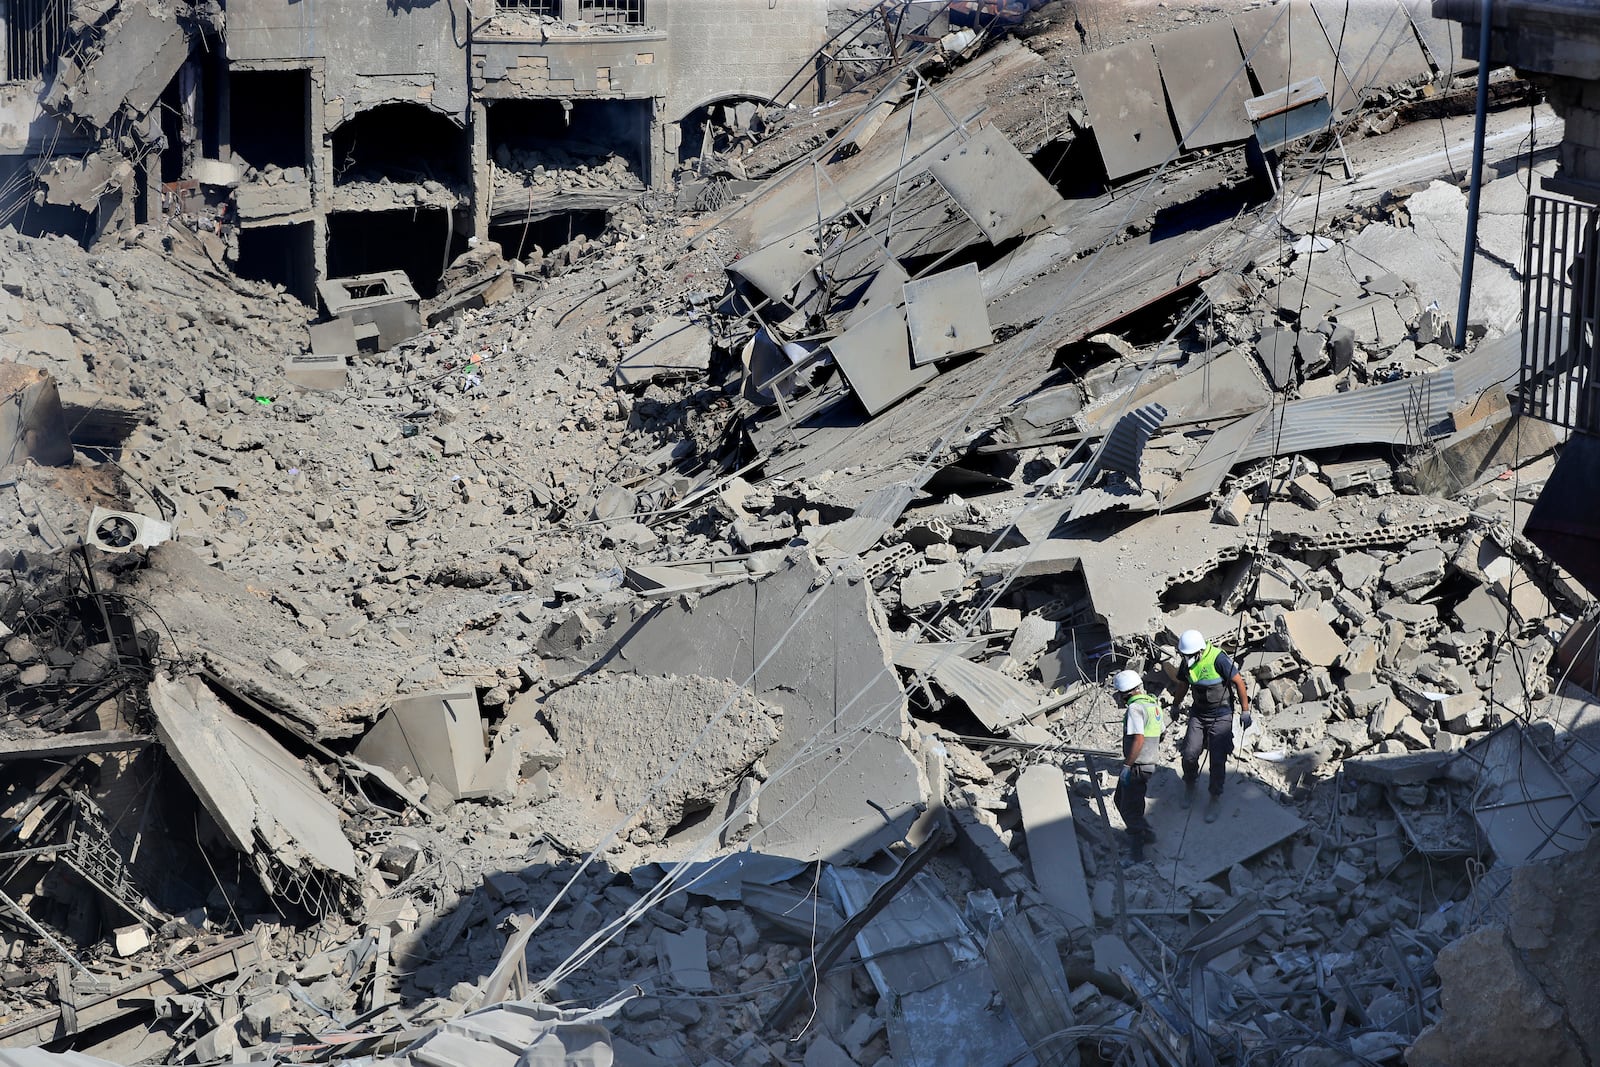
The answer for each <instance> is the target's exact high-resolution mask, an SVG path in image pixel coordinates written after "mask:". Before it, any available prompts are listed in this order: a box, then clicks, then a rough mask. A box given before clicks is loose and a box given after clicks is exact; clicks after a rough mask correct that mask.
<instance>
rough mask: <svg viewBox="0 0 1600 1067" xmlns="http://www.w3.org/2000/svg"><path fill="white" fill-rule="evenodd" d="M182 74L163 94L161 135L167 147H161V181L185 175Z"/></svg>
mask: <svg viewBox="0 0 1600 1067" xmlns="http://www.w3.org/2000/svg"><path fill="white" fill-rule="evenodd" d="M182 81H183V77H182V75H180V76H178V77H176V78H173V79H172V81H171V83H170V84H168V86H167V88H166V91H165V92H163V93H162V94H161V107H160V112H161V136H162V139H163V140H165V141H166V147H164V148H162V149H161V182H162V184H163V185H164V184H166V183H167V182H175V181H178V180H180V179H182V177H183V93H182V92H181V91H180V90H181V83H182Z"/></svg>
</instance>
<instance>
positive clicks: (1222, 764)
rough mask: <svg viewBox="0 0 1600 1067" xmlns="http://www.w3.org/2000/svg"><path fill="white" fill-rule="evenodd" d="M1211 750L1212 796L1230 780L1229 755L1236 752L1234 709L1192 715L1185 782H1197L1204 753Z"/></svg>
mask: <svg viewBox="0 0 1600 1067" xmlns="http://www.w3.org/2000/svg"><path fill="white" fill-rule="evenodd" d="M1202 752H1209V753H1211V787H1210V788H1211V795H1212V796H1214V797H1220V796H1221V795H1222V785H1223V782H1224V781H1226V779H1227V774H1228V756H1229V755H1230V754H1231V753H1232V752H1233V709H1232V708H1226V709H1223V711H1222V712H1221V713H1220V714H1217V715H1199V714H1190V716H1189V729H1188V732H1187V733H1185V734H1184V735H1183V752H1182V756H1183V782H1184V784H1185V785H1193V784H1194V783H1195V781H1196V780H1197V779H1198V778H1199V777H1200V753H1202Z"/></svg>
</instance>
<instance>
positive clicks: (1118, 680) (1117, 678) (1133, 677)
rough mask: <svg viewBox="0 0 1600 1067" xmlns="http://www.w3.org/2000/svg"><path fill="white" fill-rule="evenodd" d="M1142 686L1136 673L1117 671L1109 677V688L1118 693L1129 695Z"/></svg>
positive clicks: (1142, 681)
mask: <svg viewBox="0 0 1600 1067" xmlns="http://www.w3.org/2000/svg"><path fill="white" fill-rule="evenodd" d="M1142 685H1144V679H1143V678H1140V677H1139V672H1138V671H1118V672H1117V673H1116V674H1114V675H1112V676H1111V687H1112V688H1113V689H1115V690H1116V691H1117V692H1119V693H1131V692H1133V691H1134V690H1135V689H1138V688H1139V687H1140V686H1142Z"/></svg>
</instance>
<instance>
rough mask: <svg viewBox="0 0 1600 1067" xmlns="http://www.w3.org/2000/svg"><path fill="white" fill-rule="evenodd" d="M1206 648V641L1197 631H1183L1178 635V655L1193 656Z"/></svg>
mask: <svg viewBox="0 0 1600 1067" xmlns="http://www.w3.org/2000/svg"><path fill="white" fill-rule="evenodd" d="M1205 647H1206V639H1205V637H1203V636H1202V635H1201V633H1200V631H1199V630H1185V631H1183V633H1181V634H1179V635H1178V654H1179V655H1182V656H1193V655H1195V654H1196V653H1198V652H1199V651H1200V650H1201V649H1203V648H1205Z"/></svg>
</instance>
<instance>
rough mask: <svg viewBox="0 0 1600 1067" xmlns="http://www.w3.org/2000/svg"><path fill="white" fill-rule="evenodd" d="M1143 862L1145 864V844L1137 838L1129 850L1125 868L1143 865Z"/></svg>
mask: <svg viewBox="0 0 1600 1067" xmlns="http://www.w3.org/2000/svg"><path fill="white" fill-rule="evenodd" d="M1143 862H1144V842H1143V841H1141V840H1140V839H1139V838H1137V837H1135V838H1134V839H1133V843H1132V844H1131V845H1130V846H1129V848H1128V858H1127V860H1126V861H1125V862H1124V864H1123V866H1131V865H1133V864H1135V863H1143Z"/></svg>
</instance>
